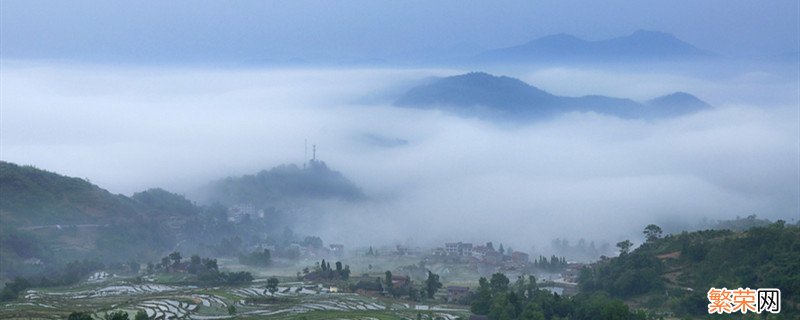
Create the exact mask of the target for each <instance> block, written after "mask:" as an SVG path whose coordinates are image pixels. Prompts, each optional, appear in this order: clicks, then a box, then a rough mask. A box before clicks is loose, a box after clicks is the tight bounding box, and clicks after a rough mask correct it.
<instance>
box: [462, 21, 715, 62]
mask: <svg viewBox="0 0 800 320" xmlns="http://www.w3.org/2000/svg"><path fill="white" fill-rule="evenodd" d="M706 56H709V53H708V52H705V51H703V50H700V49H698V48H696V47H695V46H693V45H691V44H689V43H687V42H685V41H682V40H680V39H678V38H677V37H675V36H674V35H672V34H670V33H666V32H661V31H652V30H643V29H640V30H636V31H634V32H633V33H631V34H629V35H626V36H621V37H616V38H611V39H605V40H597V41H588V40H584V39H580V38H577V37H575V36H573V35H570V34H566V33H559V34H553V35H548V36H544V37H541V38H538V39H535V40H532V41H529V42H527V43H525V44H522V45H518V46H513V47H508V48H503V49H497V50H491V51H487V52H484V53H482V54H480V55H478V56H477V57H476V59H477V60H479V61H484V62H492V63H509V62H510V63H520V62H522V63H526V62H553V61H568V62H580V61H585V62H602V61H608V62H611V61H624V62H628V61H637V60H638V61H652V60H657V61H667V60H674V59H694V58H702V57H706Z"/></svg>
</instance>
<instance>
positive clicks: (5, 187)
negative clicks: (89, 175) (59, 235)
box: [0, 162, 140, 226]
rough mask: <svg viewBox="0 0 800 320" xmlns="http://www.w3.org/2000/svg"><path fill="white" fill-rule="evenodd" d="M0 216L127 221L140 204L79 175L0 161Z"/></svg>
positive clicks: (37, 221) (34, 220) (36, 221)
mask: <svg viewBox="0 0 800 320" xmlns="http://www.w3.org/2000/svg"><path fill="white" fill-rule="evenodd" d="M0 194H2V200H3V201H1V202H0V218H2V220H3V223H4V224H13V225H22V226H25V225H50V224H82V223H109V222H116V221H127V220H131V219H134V218H136V217H137V216H138V215H139V207H140V206H139V205H137V203H135V201H133V200H131V199H130V198H128V197H125V196H122V195H114V194H111V193H109V192H108V191H106V190H104V189H102V188H100V187H98V186H96V185H93V184H91V183H89V182H88V181H86V180H84V179H81V178H72V177H66V176H62V175H59V174H56V173H52V172H48V171H44V170H40V169H37V168H35V167H31V166H19V165H16V164H13V163H9V162H0Z"/></svg>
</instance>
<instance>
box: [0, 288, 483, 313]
mask: <svg viewBox="0 0 800 320" xmlns="http://www.w3.org/2000/svg"><path fill="white" fill-rule="evenodd" d="M230 306H233V307H234V308H235V309H236V313H235V314H230V313H229V310H228V309H229V307H230ZM117 310H122V311H126V312H128V313H129V315H130V318H131V319H132V318H133V315H134V314H135V313H136V312H137V311H139V310H144V311H145V312H146V313H147V315H148V316H149V317H150V318H151V319H228V318H259V319H264V318H267V319H303V318H305V319H417V317H418V315H419V316H421V317H422V318H423V319H448V320H451V319H456V318H458V317H463V318H466V317H467V316H468V315H469V312H468V310H466V309H460V308H449V307H442V306H428V305H411V304H408V303H406V302H401V301H393V300H389V299H377V298H373V297H365V296H360V295H357V294H353V293H337V292H330V291H329V290H328V288H324V287H322V286H320V285H314V284H310V283H301V282H298V283H285V284H283V285H282V286H280V287H279V288H278V291H277V292H276V293H274V294H272V293H270V292H269V291H268V290H266V288H265V286H263V285H258V284H255V285H248V286H242V287H196V286H175V285H162V284H154V283H149V284H147V283H146V284H130V283H127V282H125V281H124V280H118V279H117V280H115V279H108V280H106V281H104V282H97V281H96V280H93V281H91V282H87V283H86V284H84V285H83V286H81V287H75V288H60V289H49V290H36V289H34V290H28V291H27V292H26V293H25V295H24V297H23V298H22V299H20V300H18V301H15V302H13V303H6V304H3V305H2V307H1V308H0V319H15V318H26V319H27V318H43V319H63V318H65V316H66V315H68V314H69V313H70V312H73V311H89V312H92V313H93V316H94V317H95V318H97V319H101V318H102V317H103V315H105V314H106V313H108V312H111V311H117Z"/></svg>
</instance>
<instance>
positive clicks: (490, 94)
mask: <svg viewBox="0 0 800 320" xmlns="http://www.w3.org/2000/svg"><path fill="white" fill-rule="evenodd" d="M395 105H396V106H401V107H412V108H423V109H440V110H445V111H449V112H453V113H456V114H459V115H462V116H470V117H479V118H484V119H489V120H507V121H508V120H510V121H531V120H537V119H546V118H550V117H553V116H556V115H559V114H563V113H568V112H596V113H601V114H607V115H613V116H617V117H621V118H627V119H634V118H642V119H656V118H665V117H675V116H680V115H685V114H689V113H693V112H697V111H700V110H704V109H708V108H710V106H709V105H708V104H707V103H705V102H704V101H702V100H700V99H698V98H697V97H695V96H693V95H691V94H688V93H684V92H675V93H671V94H668V95H665V96H661V97H657V98H655V99H653V100H650V101H646V102H644V103H641V102H636V101H633V100H631V99H625V98H614V97H606V96H600V95H589V96H583V97H563V96H557V95H553V94H550V93H548V92H546V91H544V90H541V89H538V88H536V87H534V86H531V85H529V84H527V83H525V82H523V81H521V80H519V79H515V78H510V77H505V76H499V77H498V76H493V75H490V74H487V73H482V72H473V73H467V74H463V75H457V76H451V77H446V78H440V79H437V80H434V81H432V82H430V83H427V84H423V85H420V86H417V87H414V88H411V89H410V90H408V91H407V92H405V93H404V94H402V95H401V96H400V97H399V98H398V99H397V100H396V101H395Z"/></svg>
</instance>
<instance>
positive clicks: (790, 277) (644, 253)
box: [579, 221, 800, 316]
mask: <svg viewBox="0 0 800 320" xmlns="http://www.w3.org/2000/svg"><path fill="white" fill-rule="evenodd" d="M798 270H800V226H798V225H786V224H785V223H784V222H783V221H778V222H776V223H773V224H770V225H768V226H765V227H755V228H752V229H750V230H748V231H743V232H734V231H730V230H705V231H696V232H683V233H680V234H676V235H668V236H666V237H663V238H660V237H657V236H652V237H651V239H650V240H649V241H647V242H645V243H644V244H642V245H641V246H640V247H639V248H637V249H636V250H634V251H633V252H630V253H622V254H620V256H619V257H616V258H610V259H605V260H601V261H599V262H597V263H595V264H593V265H591V266H589V267H587V268H585V269H584V270H583V271H582V273H581V275H580V279H579V284H580V288H581V290H582V291H584V292H606V293H608V294H610V295H612V296H614V297H618V298H623V299H626V300H627V301H628V302H629V303H631V304H634V305H638V306H642V307H646V308H650V309H657V310H662V311H664V312H665V313H674V314H676V315H703V314H705V315H707V308H706V305H707V304H708V300H707V298H706V292H708V290H709V288H711V287H716V288H722V287H726V288H729V289H730V288H740V287H741V288H746V287H749V288H751V289H758V288H778V289H780V290H781V293H782V299H783V306H782V313H783V314H788V315H795V316H796V315H798V314H800V305H799V304H798V303H800V272H798Z"/></svg>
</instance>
